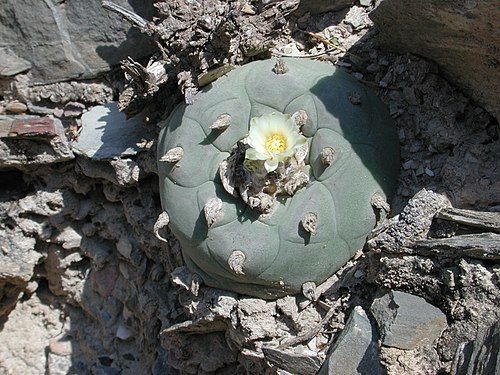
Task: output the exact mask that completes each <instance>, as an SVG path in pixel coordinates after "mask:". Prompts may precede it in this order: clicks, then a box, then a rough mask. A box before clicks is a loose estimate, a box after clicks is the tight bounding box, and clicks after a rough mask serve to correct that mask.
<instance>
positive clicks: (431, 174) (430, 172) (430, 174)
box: [425, 168, 434, 177]
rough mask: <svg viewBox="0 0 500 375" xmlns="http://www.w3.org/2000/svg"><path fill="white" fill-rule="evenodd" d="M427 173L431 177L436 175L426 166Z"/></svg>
mask: <svg viewBox="0 0 500 375" xmlns="http://www.w3.org/2000/svg"><path fill="white" fill-rule="evenodd" d="M425 174H426V175H427V176H429V177H434V172H433V171H432V170H431V169H429V168H425Z"/></svg>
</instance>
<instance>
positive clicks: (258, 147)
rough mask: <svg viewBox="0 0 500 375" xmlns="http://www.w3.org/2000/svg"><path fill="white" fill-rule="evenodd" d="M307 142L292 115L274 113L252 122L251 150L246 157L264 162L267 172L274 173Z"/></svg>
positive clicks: (249, 135) (248, 142)
mask: <svg viewBox="0 0 500 375" xmlns="http://www.w3.org/2000/svg"><path fill="white" fill-rule="evenodd" d="M306 141H307V140H306V137H304V136H303V135H301V134H299V132H298V129H297V126H296V125H295V123H294V122H293V120H292V118H291V117H290V115H285V114H282V113H276V112H273V113H271V114H267V115H263V116H260V117H254V118H252V119H251V120H250V132H249V134H248V137H247V138H246V142H247V144H248V145H249V146H250V148H249V149H247V150H246V154H245V157H246V158H247V159H250V160H263V161H264V167H265V168H266V170H267V172H272V171H274V170H275V169H276V168H277V167H278V164H279V163H280V162H282V161H285V160H286V159H288V158H289V157H291V156H293V155H294V154H295V152H296V151H297V149H298V148H300V147H301V146H302V145H304V144H305V143H306Z"/></svg>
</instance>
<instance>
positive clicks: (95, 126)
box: [72, 103, 153, 160]
mask: <svg viewBox="0 0 500 375" xmlns="http://www.w3.org/2000/svg"><path fill="white" fill-rule="evenodd" d="M151 133H152V131H151V127H150V125H147V124H145V123H144V115H143V114H139V115H137V116H135V117H132V118H130V119H128V120H127V119H126V116H125V114H124V113H122V112H120V111H118V107H117V104H116V103H109V104H105V105H99V106H96V107H92V108H91V109H90V110H89V111H88V112H85V113H84V114H83V115H82V131H81V133H80V135H79V137H78V140H77V141H76V142H73V143H72V148H73V151H74V152H75V153H77V154H80V155H85V156H87V157H89V158H91V159H94V160H110V159H115V158H118V157H120V156H131V155H136V154H137V153H138V152H140V151H143V150H144V149H142V148H140V147H139V146H137V143H139V142H140V141H141V140H142V139H152V137H153V136H152V135H151ZM148 135H150V137H149V138H148Z"/></svg>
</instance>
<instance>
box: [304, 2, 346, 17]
mask: <svg viewBox="0 0 500 375" xmlns="http://www.w3.org/2000/svg"><path fill="white" fill-rule="evenodd" d="M352 4H354V1H353V0H333V1H332V0H302V1H301V2H300V3H299V7H298V8H297V12H299V14H300V13H307V12H309V13H311V14H319V13H324V12H334V11H337V10H340V9H344V8H347V7H348V6H351V5H352Z"/></svg>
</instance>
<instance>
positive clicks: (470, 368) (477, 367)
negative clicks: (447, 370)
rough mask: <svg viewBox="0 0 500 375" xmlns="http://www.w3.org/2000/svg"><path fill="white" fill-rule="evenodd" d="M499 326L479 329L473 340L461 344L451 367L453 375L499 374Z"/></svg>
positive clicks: (496, 324) (497, 324)
mask: <svg viewBox="0 0 500 375" xmlns="http://www.w3.org/2000/svg"><path fill="white" fill-rule="evenodd" d="M499 343H500V324H499V323H498V322H497V323H495V324H493V325H491V326H490V327H487V328H481V329H480V330H479V332H478V333H477V336H476V337H475V339H474V340H471V341H469V342H467V343H462V344H461V345H460V346H459V347H458V349H457V352H456V354H455V359H454V361H453V365H452V374H454V375H466V374H476V375H486V374H499V373H500V357H499Z"/></svg>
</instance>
